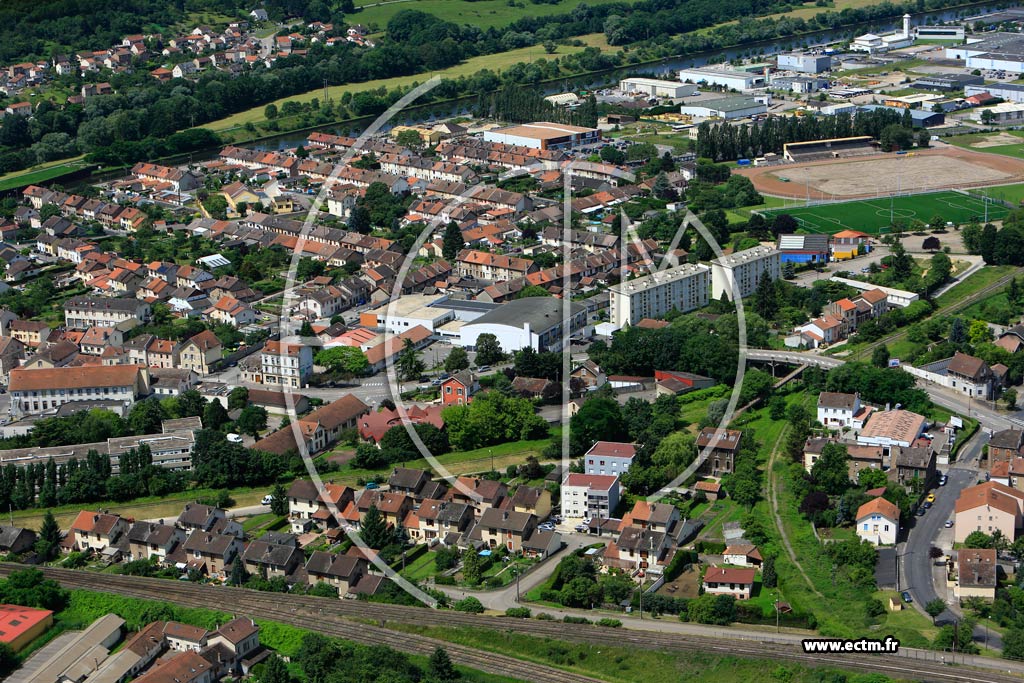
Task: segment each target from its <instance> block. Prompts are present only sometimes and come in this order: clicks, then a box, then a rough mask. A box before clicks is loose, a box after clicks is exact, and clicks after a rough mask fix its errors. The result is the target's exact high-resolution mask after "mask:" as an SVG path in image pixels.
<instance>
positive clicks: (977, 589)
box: [953, 548, 999, 601]
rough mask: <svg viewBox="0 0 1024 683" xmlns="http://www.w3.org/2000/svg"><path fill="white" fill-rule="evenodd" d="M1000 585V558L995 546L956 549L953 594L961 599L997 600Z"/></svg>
mask: <svg viewBox="0 0 1024 683" xmlns="http://www.w3.org/2000/svg"><path fill="white" fill-rule="evenodd" d="M998 585H999V558H998V557H997V555H996V551H995V549H994V548H960V550H957V551H956V580H955V582H954V583H953V595H954V596H955V597H957V598H959V599H960V600H964V599H966V598H981V599H983V600H989V601H991V600H995V597H996V588H997V587H998Z"/></svg>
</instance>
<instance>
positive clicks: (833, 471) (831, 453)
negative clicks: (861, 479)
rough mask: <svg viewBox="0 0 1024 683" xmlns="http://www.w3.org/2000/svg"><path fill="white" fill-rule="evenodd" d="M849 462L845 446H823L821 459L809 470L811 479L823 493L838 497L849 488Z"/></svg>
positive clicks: (829, 444) (832, 444)
mask: <svg viewBox="0 0 1024 683" xmlns="http://www.w3.org/2000/svg"><path fill="white" fill-rule="evenodd" d="M849 460H850V456H849V454H848V453H847V451H846V446H844V445H843V444H839V443H828V444H825V447H824V448H823V449H822V450H821V457H819V458H818V459H817V460H816V461H815V462H814V466H813V467H812V468H811V477H812V478H813V479H814V481H815V482H816V483H817V484H818V486H820V487H821V489H822V490H823V491H824V492H825V493H827V494H829V495H833V496H838V495H840V494H841V493H843V492H844V491H846V489H848V488H850V473H849V466H848V462H849Z"/></svg>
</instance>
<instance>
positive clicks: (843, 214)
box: [760, 192, 1010, 235]
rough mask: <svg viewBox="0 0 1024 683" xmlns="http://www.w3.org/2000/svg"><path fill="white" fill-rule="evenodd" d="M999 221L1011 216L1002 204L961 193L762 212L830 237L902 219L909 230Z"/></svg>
mask: <svg viewBox="0 0 1024 683" xmlns="http://www.w3.org/2000/svg"><path fill="white" fill-rule="evenodd" d="M986 204H987V208H988V220H990V221H998V220H1002V219H1003V218H1005V217H1006V215H1007V214H1008V213H1009V212H1010V210H1009V209H1008V208H1006V206H1004V205H1003V204H998V203H995V202H985V201H984V200H983V199H981V198H979V197H974V196H968V195H965V194H961V193H959V192H929V193H927V194H917V195H906V196H901V197H876V198H875V199H858V200H856V201H850V202H834V203H830V204H819V205H817V206H793V207H792V208H786V209H772V210H771V211H762V212H760V213H761V214H762V215H763V216H764V217H765V219H766V220H767V221H768V222H771V221H772V219H773V218H774V217H775V216H776V215H778V214H780V213H788V214H789V215H790V216H792V217H793V218H795V219H796V220H797V222H798V223H800V227H801V228H802V229H804V230H807V231H808V232H814V233H820V234H826V235H831V234H834V233H837V232H839V231H840V230H858V231H860V232H864V233H867V234H869V235H878V234H881V233H886V232H889V226H890V225H891V224H892V221H893V220H895V219H903V221H904V222H905V223H906V224H907V227H910V225H911V224H912V223H913V222H914V221H921V222H922V223H928V222H930V221H931V220H932V218H933V217H934V216H936V215H939V216H942V217H943V218H944V219H945V220H947V221H952V222H954V223H957V224H961V225H962V224H964V223H970V222H971V221H979V222H980V221H982V220H984V219H985V215H986V213H985V209H986Z"/></svg>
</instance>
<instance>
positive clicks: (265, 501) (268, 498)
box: [260, 493, 274, 505]
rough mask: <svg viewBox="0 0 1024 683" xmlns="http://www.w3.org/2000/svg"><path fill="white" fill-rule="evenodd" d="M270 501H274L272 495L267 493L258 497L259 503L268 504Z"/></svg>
mask: <svg viewBox="0 0 1024 683" xmlns="http://www.w3.org/2000/svg"><path fill="white" fill-rule="evenodd" d="M272 502H274V497H273V496H272V495H270V494H269V493H268V494H267V495H265V496H263V498H261V499H260V505H270V504H271V503H272Z"/></svg>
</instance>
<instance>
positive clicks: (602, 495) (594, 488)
mask: <svg viewBox="0 0 1024 683" xmlns="http://www.w3.org/2000/svg"><path fill="white" fill-rule="evenodd" d="M618 505H619V478H618V477H617V476H615V475H612V474H603V475H602V474H581V473H579V472H573V473H571V474H569V476H567V477H566V478H565V481H564V482H562V516H563V517H565V518H566V519H583V518H585V517H586V518H597V519H607V518H608V517H610V516H611V513H612V512H614V511H615V508H616V507H618Z"/></svg>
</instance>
